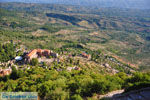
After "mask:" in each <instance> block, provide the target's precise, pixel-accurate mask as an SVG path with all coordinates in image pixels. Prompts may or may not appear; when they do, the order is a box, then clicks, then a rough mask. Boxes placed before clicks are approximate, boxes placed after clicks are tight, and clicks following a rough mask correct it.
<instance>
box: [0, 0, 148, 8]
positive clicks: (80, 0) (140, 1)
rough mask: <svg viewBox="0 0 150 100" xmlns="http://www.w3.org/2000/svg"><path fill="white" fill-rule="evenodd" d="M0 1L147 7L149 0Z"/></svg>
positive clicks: (3, 0)
mask: <svg viewBox="0 0 150 100" xmlns="http://www.w3.org/2000/svg"><path fill="white" fill-rule="evenodd" d="M0 1H1V2H28V3H57V4H71V5H84V6H85V5H87V6H99V7H121V8H141V9H142V8H149V9H150V0H0Z"/></svg>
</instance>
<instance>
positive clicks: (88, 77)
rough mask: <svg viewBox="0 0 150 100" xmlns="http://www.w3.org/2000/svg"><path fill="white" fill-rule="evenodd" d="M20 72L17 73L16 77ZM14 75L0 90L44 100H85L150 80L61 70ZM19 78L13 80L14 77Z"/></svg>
mask: <svg viewBox="0 0 150 100" xmlns="http://www.w3.org/2000/svg"><path fill="white" fill-rule="evenodd" d="M14 72H15V73H17V74H14ZM19 72H20V70H18V71H17V72H16V70H15V68H13V72H12V74H11V75H10V76H6V77H3V78H0V87H1V88H0V91H7V92H8V91H9V92H11V91H32V92H35V91H37V92H38V93H39V96H40V97H41V98H42V99H47V100H68V99H71V100H82V98H83V97H91V96H93V94H95V93H97V94H104V93H107V92H109V91H113V90H117V89H121V88H124V87H128V86H129V85H128V84H130V85H131V84H134V82H131V81H130V80H131V79H135V82H142V81H145V82H148V81H150V74H142V73H140V74H141V75H143V76H144V77H145V76H146V77H147V78H144V79H142V80H139V79H140V76H136V75H133V76H132V77H128V76H127V75H126V74H125V73H118V74H116V75H102V74H99V73H91V72H88V71H72V72H67V71H61V72H57V71H55V70H47V69H43V68H41V67H36V68H31V69H30V70H24V73H22V74H20V73H19ZM14 75H15V76H16V77H17V78H14V77H13V76H14Z"/></svg>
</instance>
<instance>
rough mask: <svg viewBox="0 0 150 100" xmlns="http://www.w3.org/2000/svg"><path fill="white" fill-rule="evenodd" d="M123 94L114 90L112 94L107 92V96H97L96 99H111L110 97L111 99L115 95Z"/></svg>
mask: <svg viewBox="0 0 150 100" xmlns="http://www.w3.org/2000/svg"><path fill="white" fill-rule="evenodd" d="M123 92H124V90H116V91H112V92H109V93H107V94H104V95H98V96H97V98H98V99H102V98H104V97H105V98H111V97H113V96H114V95H116V94H121V93H123Z"/></svg>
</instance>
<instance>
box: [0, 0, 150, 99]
mask: <svg viewBox="0 0 150 100" xmlns="http://www.w3.org/2000/svg"><path fill="white" fill-rule="evenodd" d="M68 2H69V1H68ZM149 51H150V12H149V10H148V9H143V10H139V9H117V8H97V7H89V6H77V5H74V6H72V5H63V4H36V3H0V95H2V93H1V92H12V91H13V92H20V91H21V92H29V93H30V92H37V94H38V96H37V97H38V99H39V100H99V99H100V98H101V96H102V97H109V95H110V94H111V93H114V94H116V92H117V93H118V91H119V93H120V92H121V91H122V90H124V91H125V94H126V92H129V93H130V92H131V91H135V90H138V89H142V88H147V87H149V86H150V72H149V70H150V62H149V61H150V52H149ZM120 90H121V91H120ZM112 91H114V92H112ZM107 93H108V94H107ZM146 94H147V93H146ZM107 95H108V96H107ZM136 95H140V96H141V94H139V93H138V94H136ZM148 95H149V92H148ZM122 96H124V95H122ZM127 96H131V95H128V94H127ZM145 96H146V97H147V95H145ZM110 97H112V95H110ZM114 98H115V97H114ZM116 98H121V97H120V96H119V97H116ZM123 98H124V97H123ZM104 99H105V98H104ZM106 99H107V98H106ZM102 100H103V99H102Z"/></svg>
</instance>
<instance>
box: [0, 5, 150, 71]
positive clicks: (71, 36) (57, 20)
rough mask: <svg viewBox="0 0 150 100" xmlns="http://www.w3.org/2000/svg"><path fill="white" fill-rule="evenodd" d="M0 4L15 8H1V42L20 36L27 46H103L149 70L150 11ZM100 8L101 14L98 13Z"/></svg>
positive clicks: (4, 6) (100, 47)
mask: <svg viewBox="0 0 150 100" xmlns="http://www.w3.org/2000/svg"><path fill="white" fill-rule="evenodd" d="M0 5H1V6H0V7H1V8H4V9H8V10H13V12H8V11H5V10H3V9H1V10H0V13H1V19H0V20H1V23H0V25H1V41H2V42H4V41H6V40H11V39H12V40H14V41H17V40H18V38H19V41H20V40H21V41H22V43H23V44H25V45H26V46H27V47H28V48H51V49H59V48H61V47H65V45H70V43H79V44H82V45H84V47H85V48H88V49H91V50H98V49H101V50H102V51H104V52H105V53H106V54H109V55H111V56H113V57H115V58H116V59H118V60H119V61H123V62H124V63H127V64H129V65H133V66H134V67H135V66H136V68H138V67H137V66H139V68H140V70H141V69H142V70H143V69H149V59H150V53H149V50H150V48H149V47H150V46H149V45H150V41H149V40H150V39H149V37H150V34H149V33H150V28H149V27H150V14H149V13H147V10H129V9H128V10H124V9H123V10H115V11H114V12H112V11H113V9H109V8H106V9H105V8H103V9H95V12H93V11H94V8H91V9H89V10H87V9H88V8H86V7H81V8H82V9H80V6H68V7H69V8H67V7H66V6H64V5H57V7H56V5H53V4H52V5H47V4H44V5H42V4H24V3H17V4H16V3H1V4H0ZM79 9H80V10H79ZM114 9H115V8H114ZM99 10H100V11H101V13H100V12H99V13H98V11H99ZM90 13H91V14H90ZM16 15H17V16H16ZM127 15H128V16H127ZM136 15H138V16H136ZM135 16H136V17H135ZM8 34H9V35H8ZM62 37H63V38H62ZM37 40H38V42H37ZM30 41H32V44H31V42H30ZM47 43H50V45H46V44H47ZM55 45H57V47H55Z"/></svg>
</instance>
